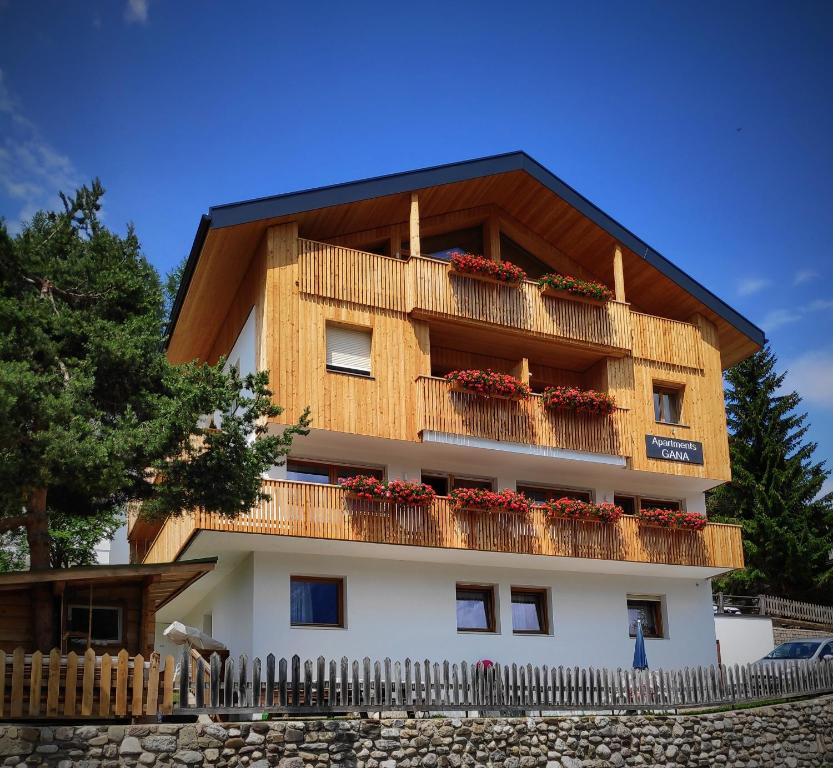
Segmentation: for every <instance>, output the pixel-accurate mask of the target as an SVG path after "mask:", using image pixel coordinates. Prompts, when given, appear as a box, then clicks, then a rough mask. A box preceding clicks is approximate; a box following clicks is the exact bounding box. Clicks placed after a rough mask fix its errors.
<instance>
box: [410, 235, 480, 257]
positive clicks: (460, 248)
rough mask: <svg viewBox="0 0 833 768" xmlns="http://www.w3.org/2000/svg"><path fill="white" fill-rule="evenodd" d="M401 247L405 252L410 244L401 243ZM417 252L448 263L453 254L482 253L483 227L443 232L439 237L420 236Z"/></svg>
mask: <svg viewBox="0 0 833 768" xmlns="http://www.w3.org/2000/svg"><path fill="white" fill-rule="evenodd" d="M402 247H403V249H404V250H407V249H408V248H409V247H410V243H406V242H403V243H402ZM419 250H420V253H421V254H422V255H423V256H430V257H431V258H433V259H442V260H443V261H450V260H451V257H452V256H453V255H454V254H455V253H476V254H480V255H482V253H483V227H471V228H469V229H458V230H455V231H454V232H444V233H443V234H441V235H428V236H422V237H421V238H420V241H419Z"/></svg>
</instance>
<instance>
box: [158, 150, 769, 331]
mask: <svg viewBox="0 0 833 768" xmlns="http://www.w3.org/2000/svg"><path fill="white" fill-rule="evenodd" d="M513 172H523V173H526V174H528V175H529V176H531V177H532V178H534V179H535V180H536V181H538V182H539V183H540V184H541V185H543V186H544V187H546V188H547V189H548V190H550V191H551V192H552V193H554V194H555V195H557V196H558V197H560V198H562V199H563V200H564V201H565V202H566V203H568V204H569V205H570V206H572V207H573V208H575V209H576V210H577V211H578V212H579V213H581V214H582V215H583V216H585V217H586V218H587V219H589V220H590V221H592V222H593V223H594V224H596V225H597V226H598V227H600V228H601V229H603V230H604V231H605V232H607V233H608V234H609V235H610V236H611V237H613V238H614V239H615V240H616V241H618V242H619V243H621V245H623V246H624V247H625V248H627V249H629V250H630V251H632V252H633V253H635V254H636V255H637V256H639V257H640V258H642V259H644V260H645V262H647V263H648V264H649V265H651V266H652V267H654V268H656V269H657V270H659V271H660V272H661V273H662V274H663V275H665V276H666V277H667V278H669V279H670V280H672V281H674V282H675V283H676V284H677V285H679V286H680V288H682V289H683V290H685V291H687V292H688V293H689V294H691V295H692V296H694V297H695V298H696V299H697V300H698V301H699V302H701V303H702V304H704V305H705V306H706V307H708V308H709V309H711V310H712V311H713V312H714V313H715V314H716V315H718V316H719V317H720V318H722V319H723V320H725V321H726V322H727V323H729V324H730V325H732V326H733V327H734V328H736V329H737V330H738V331H739V332H740V333H742V334H743V335H745V336H746V337H747V338H749V339H750V340H751V341H752V342H754V343H755V344H756V345H758V346H762V345H763V344H764V343H765V342H766V337H765V334H764V332H763V331H762V330H761V329H760V328H758V326H756V325H755V324H753V323H752V322H751V321H749V320H748V319H747V318H745V317H744V316H743V315H741V314H740V313H739V312H737V311H736V310H735V309H733V308H732V307H730V306H729V305H728V304H727V303H726V302H724V301H723V300H722V299H720V298H719V297H718V296H716V295H715V294H714V293H712V292H711V291H710V290H708V289H707V288H706V287H705V286H703V285H702V284H700V283H699V282H698V281H697V280H695V279H694V278H693V277H691V276H690V275H688V274H686V273H685V272H683V270H681V269H680V268H679V267H677V266H676V265H674V264H673V263H672V262H671V261H669V260H668V259H667V258H665V256H663V255H662V254H661V253H659V252H658V251H656V250H655V249H653V248H651V246H649V245H648V244H647V243H646V242H645V241H644V240H642V239H640V238H639V237H637V236H636V235H635V234H633V232H631V231H630V230H628V229H627V228H626V227H624V226H623V225H622V224H620V223H619V222H618V221H616V220H615V219H614V218H612V217H611V216H609V215H608V214H606V213H605V212H604V211H602V210H601V209H600V208H598V207H597V206H596V205H594V204H593V203H592V202H590V201H589V200H588V199H587V198H586V197H584V196H583V195H581V194H579V193H578V192H577V191H576V190H575V189H573V188H572V187H571V186H570V185H569V184H566V183H565V182H564V181H562V180H561V179H559V178H558V177H557V176H556V175H555V174H553V173H552V172H551V171H549V170H547V169H546V168H545V167H544V166H542V165H541V164H540V163H538V162H537V161H536V160H534V159H533V158H531V157H530V156H529V155H527V154H526V153H525V152H520V151H519V152H509V153H506V154H502V155H492V156H489V157H482V158H478V159H475V160H466V161H463V162H458V163H449V164H446V165H438V166H434V167H431V168H422V169H419V170H413V171H405V172H403V173H395V174H389V175H386V176H376V177H373V178H369V179H363V180H360V181H351V182H347V183H343V184H334V185H331V186H327V187H318V188H314V189H307V190H301V191H299V192H291V193H286V194H281V195H273V196H270V197H262V198H257V199H253V200H246V201H242V202H237V203H228V204H225V205H217V206H212V207H211V208H210V209H209V212H208V215H204V216H203V217H202V219H201V220H200V224H199V226H198V228H197V233H196V236H195V238H194V243H193V246H192V248H191V252H190V255H189V258H188V262H187V264H186V267H185V271H184V273H183V277H182V282H181V284H180V286H179V291H178V292H177V296H176V300H175V302H174V305H173V308H172V311H171V318H170V323H169V326H168V335H169V336H170V333H171V332H172V331H173V328H174V326H175V325H176V322H177V318H178V316H179V312H180V310H181V308H182V304H183V301H184V299H185V295H186V293H187V292H188V286H189V283H190V280H191V277H192V276H193V273H194V269H195V267H196V264H197V261H198V260H199V256H200V253H201V251H202V246H203V244H204V242H205V239H206V237H207V235H208V233H209V231H210V230H217V229H223V228H226V227H235V226H240V225H245V224H250V223H252V222H256V221H262V220H267V219H277V218H280V217H286V216H292V215H294V214H300V213H303V212H307V211H312V210H316V209H321V208H328V207H331V206H337V205H345V204H350V203H356V202H359V201H364V200H371V199H374V198H379V197H386V196H389V195H397V194H402V193H404V192H410V191H418V190H420V189H425V188H428V187H437V186H441V185H445V184H454V183H458V182H465V181H471V180H474V179H480V178H483V177H486V176H494V175H497V174H505V173H513Z"/></svg>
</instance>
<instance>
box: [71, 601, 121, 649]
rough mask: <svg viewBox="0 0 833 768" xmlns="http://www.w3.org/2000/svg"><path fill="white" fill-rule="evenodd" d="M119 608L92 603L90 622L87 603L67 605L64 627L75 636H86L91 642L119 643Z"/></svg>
mask: <svg viewBox="0 0 833 768" xmlns="http://www.w3.org/2000/svg"><path fill="white" fill-rule="evenodd" d="M121 615H122V614H121V608H118V607H116V606H112V605H108V606H104V605H94V606H93V616H92V623H90V607H89V606H88V605H69V606H67V625H66V629H67V632H69V633H70V634H71V635H75V636H76V637H81V636H83V637H84V638H86V637H87V633H88V632H89V633H90V642H92V643H113V644H115V643H120V642H121V641H122V620H121Z"/></svg>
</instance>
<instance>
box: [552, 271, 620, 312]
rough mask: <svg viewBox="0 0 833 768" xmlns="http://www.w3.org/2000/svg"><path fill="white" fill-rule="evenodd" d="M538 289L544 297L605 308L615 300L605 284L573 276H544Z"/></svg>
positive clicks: (553, 274)
mask: <svg viewBox="0 0 833 768" xmlns="http://www.w3.org/2000/svg"><path fill="white" fill-rule="evenodd" d="M538 287H539V288H540V289H541V294H542V295H544V296H553V297H555V298H559V299H567V300H569V301H579V302H582V303H584V304H594V305H596V306H598V307H602V306H604V305H605V304H606V303H607V302H608V301H611V300H612V299H613V298H614V293H613V291H611V290H610V288H608V287H607V286H606V285H605V284H604V283H598V282H596V281H595V280H582V279H581V278H578V277H572V276H571V275H558V274H555V273H551V274H548V275H544V276H543V277H542V278H541V279H540V280H539V281H538Z"/></svg>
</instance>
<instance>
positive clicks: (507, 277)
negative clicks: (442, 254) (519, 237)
mask: <svg viewBox="0 0 833 768" xmlns="http://www.w3.org/2000/svg"><path fill="white" fill-rule="evenodd" d="M451 264H452V266H453V267H454V270H455V271H456V272H462V273H464V274H469V275H483V276H485V277H491V278H493V279H495V280H500V281H501V282H502V283H510V284H518V283H522V282H523V281H524V280H526V272H524V271H523V270H522V269H521V268H520V267H518V266H516V265H515V264H512V263H511V262H509V261H504V262H497V261H493V260H492V259H486V258H484V257H483V256H476V255H475V254H473V253H463V254H460V253H455V254H454V255H453V256H452V257H451Z"/></svg>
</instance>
